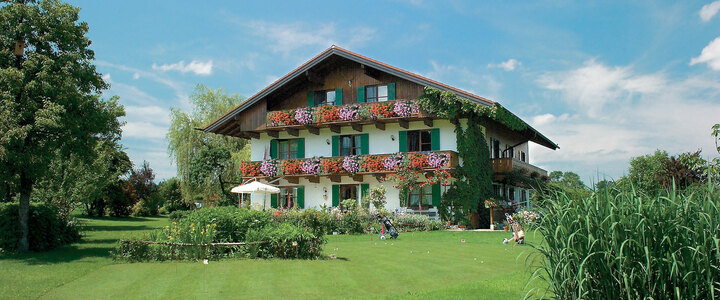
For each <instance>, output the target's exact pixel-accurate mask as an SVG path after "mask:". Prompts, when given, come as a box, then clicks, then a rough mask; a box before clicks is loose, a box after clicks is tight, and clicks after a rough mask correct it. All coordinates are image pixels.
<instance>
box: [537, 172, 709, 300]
mask: <svg viewBox="0 0 720 300" xmlns="http://www.w3.org/2000/svg"><path fill="white" fill-rule="evenodd" d="M718 192H719V191H718V188H717V187H715V186H714V185H713V184H712V183H709V184H707V185H705V186H703V187H702V188H696V189H694V192H689V191H688V192H680V191H677V190H675V188H673V189H672V190H671V191H670V192H669V193H667V194H666V195H664V196H658V197H648V196H644V195H640V194H638V193H637V192H636V191H635V190H634V189H633V188H632V187H628V188H625V189H622V190H617V189H615V190H610V189H608V190H605V191H601V192H595V193H593V194H592V195H591V196H589V197H577V196H575V197H572V196H568V195H567V194H566V193H564V192H562V191H556V192H552V193H549V194H546V195H545V197H543V201H542V202H543V203H542V206H543V208H541V214H542V216H543V217H542V219H541V220H540V222H539V223H538V226H537V227H536V233H537V234H539V235H541V236H542V240H543V242H542V243H539V244H537V245H535V246H534V247H535V248H536V249H537V250H538V251H537V252H536V253H537V254H536V255H535V256H532V257H534V259H532V258H531V263H532V264H536V265H538V266H539V268H538V269H537V270H536V271H535V273H534V274H533V279H532V280H544V281H546V282H547V286H548V289H549V291H538V290H529V291H527V295H526V297H527V298H534V297H538V295H541V296H544V295H546V292H549V293H551V294H553V295H554V296H555V297H556V298H558V299H579V298H581V299H717V298H720V283H719V282H718V281H720V210H719V208H718V200H719V199H718V198H719V197H718V194H719V193H718Z"/></svg>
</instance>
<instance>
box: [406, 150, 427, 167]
mask: <svg viewBox="0 0 720 300" xmlns="http://www.w3.org/2000/svg"><path fill="white" fill-rule="evenodd" d="M408 163H409V164H410V165H409V167H410V168H414V169H425V168H427V167H428V163H427V155H425V153H410V154H408Z"/></svg>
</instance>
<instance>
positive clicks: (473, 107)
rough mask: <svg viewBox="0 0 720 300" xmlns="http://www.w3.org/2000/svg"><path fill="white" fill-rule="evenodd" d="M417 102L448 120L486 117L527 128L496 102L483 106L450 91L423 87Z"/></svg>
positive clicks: (511, 127) (518, 129)
mask: <svg viewBox="0 0 720 300" xmlns="http://www.w3.org/2000/svg"><path fill="white" fill-rule="evenodd" d="M417 104H418V105H419V106H420V109H421V110H422V111H423V112H425V113H428V114H431V115H435V116H438V117H441V118H444V119H448V120H453V119H460V118H470V117H487V118H490V119H492V120H495V121H497V122H499V123H500V124H503V125H505V126H507V127H508V128H510V129H512V130H517V131H520V130H524V129H527V128H528V125H527V123H525V122H524V121H523V120H521V119H520V118H518V117H517V116H515V115H514V114H513V113H511V112H510V111H508V110H507V109H505V108H504V107H502V105H500V104H498V103H495V104H493V105H492V106H484V105H480V104H478V103H475V102H472V101H470V100H467V99H464V98H461V97H460V96H458V95H457V94H455V93H453V92H450V91H441V90H438V89H436V88H431V87H425V93H424V94H423V95H421V96H420V97H418V100H417ZM478 119H479V118H478Z"/></svg>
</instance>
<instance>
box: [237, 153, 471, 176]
mask: <svg viewBox="0 0 720 300" xmlns="http://www.w3.org/2000/svg"><path fill="white" fill-rule="evenodd" d="M457 165H458V158H457V152H454V151H431V152H407V153H394V154H366V155H350V156H336V157H312V158H298V159H283V160H264V161H252V162H244V163H242V164H241V165H240V171H241V173H242V176H243V178H249V177H279V176H282V177H285V178H300V177H305V178H309V177H314V178H315V179H317V177H319V176H330V177H336V178H337V177H340V176H361V175H383V174H389V173H393V172H395V171H396V170H397V169H399V168H400V167H402V166H410V167H412V168H414V169H416V170H419V171H434V170H438V169H441V170H451V169H454V168H456V167H457Z"/></svg>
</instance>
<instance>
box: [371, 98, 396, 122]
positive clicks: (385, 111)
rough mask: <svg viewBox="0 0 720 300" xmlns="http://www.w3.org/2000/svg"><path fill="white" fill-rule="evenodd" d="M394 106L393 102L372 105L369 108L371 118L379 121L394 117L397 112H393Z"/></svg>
mask: <svg viewBox="0 0 720 300" xmlns="http://www.w3.org/2000/svg"><path fill="white" fill-rule="evenodd" d="M393 106H394V105H393V103H392V102H390V103H388V102H378V103H373V104H371V105H370V108H368V110H369V111H370V118H372V119H377V118H392V117H394V116H395V112H394V111H393Z"/></svg>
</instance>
